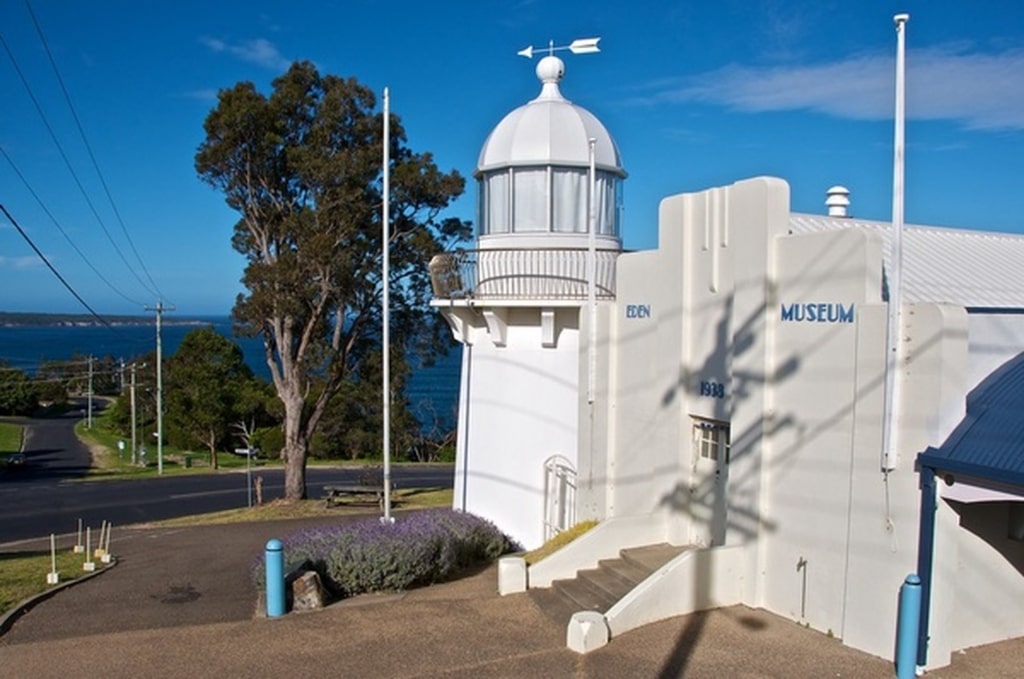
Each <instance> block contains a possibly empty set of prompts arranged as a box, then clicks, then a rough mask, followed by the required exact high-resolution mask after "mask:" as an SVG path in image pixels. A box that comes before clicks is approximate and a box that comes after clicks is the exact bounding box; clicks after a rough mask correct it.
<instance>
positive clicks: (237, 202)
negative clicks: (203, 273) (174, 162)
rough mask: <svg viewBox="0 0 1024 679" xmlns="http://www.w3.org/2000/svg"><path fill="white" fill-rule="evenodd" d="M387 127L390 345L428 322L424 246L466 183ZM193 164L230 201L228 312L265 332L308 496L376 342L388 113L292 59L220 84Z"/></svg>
mask: <svg viewBox="0 0 1024 679" xmlns="http://www.w3.org/2000/svg"><path fill="white" fill-rule="evenodd" d="M390 126H391V136H390V139H391V144H390V149H389V151H390V158H391V167H390V170H391V194H390V198H391V200H390V215H389V219H390V222H391V234H392V235H391V240H390V242H389V243H388V247H389V251H390V258H391V259H390V261H391V268H390V270H391V280H390V281H389V282H388V284H389V286H390V290H391V293H392V295H391V300H392V314H393V315H392V319H393V325H392V336H393V338H394V347H395V354H394V355H395V356H404V352H405V351H406V350H410V349H411V348H412V344H414V343H417V342H425V341H426V340H427V339H428V338H426V337H425V336H424V335H425V333H426V334H430V333H432V332H433V333H434V334H433V335H432V338H433V340H434V341H436V337H437V334H436V332H435V329H436V327H437V326H436V323H434V322H432V315H431V314H430V313H429V309H428V307H427V304H426V303H427V301H428V298H429V294H430V292H429V278H428V275H427V271H426V263H427V262H428V261H429V259H430V257H431V256H432V255H434V254H436V253H437V252H439V251H441V250H443V249H445V248H446V247H447V246H449V245H450V244H452V243H453V242H454V241H456V240H458V239H461V238H466V237H468V235H469V225H468V224H467V223H465V222H463V221H461V220H459V219H455V218H451V217H448V218H443V217H442V212H443V210H444V209H445V208H447V207H448V206H449V205H450V203H451V202H452V201H453V200H454V199H455V198H456V197H457V196H459V195H460V194H461V193H462V191H463V188H464V180H463V178H462V177H461V176H460V175H459V174H458V173H457V172H455V171H452V172H447V173H445V172H442V171H440V170H439V169H438V167H437V165H436V164H435V162H434V160H433V157H432V156H431V154H430V153H415V152H413V151H412V150H410V149H409V148H408V146H407V139H406V135H405V131H404V129H403V127H402V125H401V122H400V121H399V119H398V117H397V116H392V117H391V120H390ZM204 128H205V131H206V137H205V140H204V141H203V142H202V144H201V145H200V147H199V149H198V151H197V153H196V159H195V160H196V170H197V172H198V174H199V176H200V177H201V178H202V179H203V180H204V181H205V182H207V183H208V184H210V185H211V186H213V187H214V188H216V189H217V190H219V191H222V192H223V193H224V195H225V199H226V201H227V204H228V205H229V206H230V207H231V208H232V209H234V210H235V211H237V213H238V215H239V218H238V221H237V223H236V224H235V228H234V237H233V238H232V245H233V246H234V248H235V249H236V250H237V251H238V252H240V253H241V254H242V255H243V256H244V257H245V258H246V262H247V263H246V267H245V271H244V274H243V277H242V282H243V284H244V286H245V288H246V292H244V293H242V294H240V295H239V296H238V298H237V299H236V302H235V306H234V309H233V318H234V320H235V324H236V328H237V329H238V331H239V332H240V333H242V334H244V335H247V336H261V337H262V339H263V346H264V349H265V358H266V362H267V366H268V367H269V369H270V374H271V378H272V381H273V384H274V389H275V391H276V393H277V396H278V398H279V399H280V400H281V403H282V406H283V411H284V415H283V430H284V448H283V450H282V451H281V455H282V457H283V459H284V462H285V470H286V471H285V495H286V497H287V498H289V499H299V498H303V497H305V493H306V459H307V457H308V454H309V445H310V442H311V440H312V438H313V436H314V434H315V433H316V431H317V429H318V427H319V425H320V422H321V420H322V418H323V415H324V412H325V410H326V408H327V405H328V403H329V402H330V401H331V399H332V398H334V397H335V395H337V394H338V393H339V391H341V389H342V386H343V385H345V384H349V383H356V384H359V383H360V382H359V380H358V375H359V372H360V370H361V368H362V365H363V362H364V361H365V360H366V357H367V356H369V355H370V354H371V353H372V352H373V351H374V350H377V351H379V348H380V332H379V329H380V299H381V292H382V280H381V259H382V252H383V247H382V242H381V241H382V240H383V238H382V228H381V205H382V178H383V174H382V167H381V166H382V156H383V145H382V144H383V114H382V113H380V112H377V111H376V98H375V96H374V94H373V92H372V91H371V90H370V89H368V88H367V87H366V86H364V85H362V84H360V83H359V82H358V81H356V80H355V79H354V78H347V79H346V78H341V77H337V76H333V75H321V74H320V73H319V72H318V71H317V69H316V68H315V67H314V66H313V65H312V64H310V63H308V62H301V63H298V62H297V63H294V64H292V66H291V68H290V69H289V70H288V72H287V73H285V74H284V75H282V76H280V77H278V78H277V79H275V80H274V81H273V84H272V91H271V92H270V93H269V95H264V94H262V93H261V92H259V91H257V88H256V86H255V85H253V84H252V83H251V82H240V83H238V84H236V85H235V86H234V87H232V88H230V89H225V90H221V92H220V93H219V94H218V102H217V105H216V107H215V108H214V109H213V110H212V111H211V112H210V113H209V115H208V116H207V118H206V121H205V123H204Z"/></svg>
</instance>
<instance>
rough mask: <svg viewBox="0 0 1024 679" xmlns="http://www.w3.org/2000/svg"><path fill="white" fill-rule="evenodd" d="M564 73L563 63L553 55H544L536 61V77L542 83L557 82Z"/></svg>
mask: <svg viewBox="0 0 1024 679" xmlns="http://www.w3.org/2000/svg"><path fill="white" fill-rule="evenodd" d="M564 75H565V64H564V63H563V62H562V60H561V59H559V58H558V57H555V56H550V55H548V56H546V57H544V58H543V59H541V60H540V61H539V62H538V63H537V77H538V78H540V81H541V82H543V83H557V82H558V81H560V80H561V79H562V76H564Z"/></svg>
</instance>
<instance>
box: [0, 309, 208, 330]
mask: <svg viewBox="0 0 1024 679" xmlns="http://www.w3.org/2000/svg"><path fill="white" fill-rule="evenodd" d="M103 320H104V321H106V323H103V322H101V321H100V320H98V319H97V318H96V317H95V316H90V315H89V314H48V313H29V312H16V311H0V328H19V327H33V328H38V327H75V328H88V327H98V326H103V325H112V326H136V325H153V323H154V322H155V319H154V318H153V316H103ZM211 322H213V318H212V317H211V318H208V319H198V318H173V317H168V316H164V318H163V324H164V325H207V324H209V323H211Z"/></svg>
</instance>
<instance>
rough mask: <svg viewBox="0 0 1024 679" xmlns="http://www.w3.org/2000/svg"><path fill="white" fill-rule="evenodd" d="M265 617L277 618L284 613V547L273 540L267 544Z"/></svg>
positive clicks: (276, 540) (279, 542) (275, 539)
mask: <svg viewBox="0 0 1024 679" xmlns="http://www.w3.org/2000/svg"><path fill="white" fill-rule="evenodd" d="M265 554H266V564H267V617H268V618H278V617H280V616H282V615H284V613H285V610H284V609H285V599H284V545H283V544H282V543H281V541H280V540H278V539H277V538H274V539H272V540H269V541H268V542H267V549H266V552H265Z"/></svg>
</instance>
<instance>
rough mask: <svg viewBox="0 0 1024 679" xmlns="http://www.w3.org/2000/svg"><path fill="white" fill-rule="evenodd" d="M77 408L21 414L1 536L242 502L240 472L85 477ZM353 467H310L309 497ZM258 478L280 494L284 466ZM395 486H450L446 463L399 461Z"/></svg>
mask: <svg viewBox="0 0 1024 679" xmlns="http://www.w3.org/2000/svg"><path fill="white" fill-rule="evenodd" d="M78 419H79V417H78V416H77V415H74V414H69V415H65V416H63V417H58V418H53V419H38V420H37V419H34V420H26V421H23V423H24V424H26V425H27V426H28V432H27V435H26V440H25V447H24V450H25V453H26V456H27V457H28V460H29V468H28V469H27V470H25V471H23V472H17V473H7V474H4V475H3V476H2V477H0V543H2V542H8V541H13V540H20V539H24V538H32V537H40V536H44V535H49V534H50V533H57V534H65V533H70V532H73V531H75V530H76V528H77V525H78V520H79V519H82V521H83V524H84V525H87V526H99V525H100V524H101V523H102V522H103V521H109V522H112V523H113V524H115V525H118V526H124V525H127V524H134V523H141V522H147V521H156V520H160V519H168V518H173V517H177V516H186V515H189V514H198V513H205V512H211V511H219V510H223V509H233V508H237V507H245V506H246V505H247V504H248V501H249V479H248V478H247V476H246V474H245V472H244V471H243V472H237V473H218V474H188V475H173V476H165V477H161V478H149V479H143V480H131V481H109V480H108V481H89V480H83V479H84V477H85V474H86V472H87V470H88V468H89V451H88V449H87V448H86V447H85V446H83V445H82V444H81V442H79V441H78V439H77V437H76V436H75V435H74V424H75V422H76V421H77V420H78ZM360 474H361V471H360V470H359V469H357V468H344V467H331V468H310V469H309V470H308V472H307V494H308V496H309V497H320V496H321V495H323V487H324V486H325V485H328V484H332V483H355V482H357V481H358V478H359V475H360ZM256 476H260V477H262V478H263V499H264V501H265V502H269V501H272V500H274V499H277V498H280V497H283V495H284V472H283V470H281V469H266V468H263V467H255V468H254V470H253V478H255V477H256ZM392 478H393V480H394V481H395V482H396V484H397V485H398V487H400V488H401V487H443V488H450V487H451V485H452V482H453V473H452V468H451V466H450V465H440V466H438V465H400V466H396V467H395V468H394V469H393V470H392Z"/></svg>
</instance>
